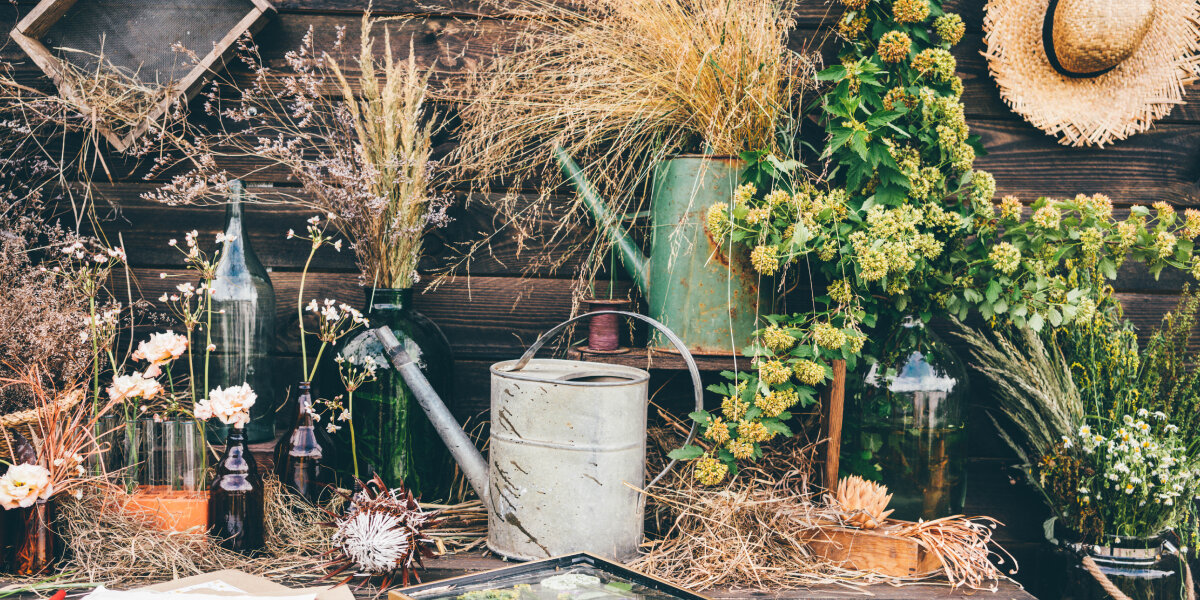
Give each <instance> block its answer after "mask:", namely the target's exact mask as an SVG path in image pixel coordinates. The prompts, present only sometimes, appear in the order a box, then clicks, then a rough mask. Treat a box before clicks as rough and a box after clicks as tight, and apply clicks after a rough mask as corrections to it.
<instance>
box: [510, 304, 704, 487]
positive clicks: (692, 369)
mask: <svg viewBox="0 0 1200 600" xmlns="http://www.w3.org/2000/svg"><path fill="white" fill-rule="evenodd" d="M596 315H621V316H624V317H632V318H634V319H639V320H641V321H645V322H646V323H649V324H650V325H651V326H652V327H654V328H655V329H657V330H658V331H659V332H660V333H662V334H663V335H664V336H665V337H666V338H667V341H669V342H671V345H672V346H675V349H676V350H677V351H679V355H680V356H681V357H682V358H683V362H684V363H685V364H687V368H688V372H689V373H690V374H691V376H692V389H693V391H694V392H695V394H696V410H697V411H701V410H704V384H703V383H701V382H700V368H699V367H697V366H696V359H694V358H692V353H691V352H688V349H687V346H686V345H685V344H684V343H683V340H681V339H679V336H677V335H675V332H674V331H671V330H670V329H668V328H667V326H666V325H663V324H662V323H660V322H658V321H656V320H655V319H651V318H650V317H647V316H646V315H643V314H641V313H635V312H627V311H623V310H597V311H594V312H589V313H584V314H582V315H579V316H576V317H573V318H570V319H567V320H566V321H563V322H562V323H559V324H558V325H556V326H554V328H552V329H551V330H550V331H547V332H546V333H544V334H542V335H541V336H540V337H539V338H538V339H537V341H535V342H533V345H532V346H530V347H529V348H528V349H527V350H525V354H523V355H522V356H521V359H520V360H518V361H517V363H516V364H515V365H513V367H512V370H513V371H520V370H521V369H524V368H525V365H527V364H529V361H530V360H531V359H532V358H533V357H534V355H535V354H537V352H538V350H541V349H542V346H544V345H545V344H546V342H547V341H549V340H551V339H553V338H554V337H556V336H557V335H558V334H559V333H560V332H562V330H564V329H566V328H567V326H568V325H570V324H571V323H574V322H575V321H578V320H580V319H583V318H587V317H594V316H596ZM699 427H700V424H699V423H696V422H695V421H693V422H692V428H691V430H690V431H688V435H687V439H685V440H684V441H683V445H684V446H687V445H688V444H691V443H692V441H693V440H695V439H696V431H697V429H699ZM678 462H679V459H676V458H672V459H671V462H669V463H667V466H666V468H664V469H663V470H662V472H661V473H659V474H658V475H657V476H656V477H655V478H654V479H651V480H650V483H648V484H646V487H647V488H651V487H654V484H656V483H658V482H659V480H661V479H662V478H663V477H666V475H667V473H670V472H671V469H672V468H674V467H675V463H678Z"/></svg>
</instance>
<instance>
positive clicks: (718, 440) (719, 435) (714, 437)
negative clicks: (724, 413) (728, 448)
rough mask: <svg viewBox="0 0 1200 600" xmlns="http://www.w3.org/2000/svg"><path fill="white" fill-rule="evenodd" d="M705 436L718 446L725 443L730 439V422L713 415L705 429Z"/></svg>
mask: <svg viewBox="0 0 1200 600" xmlns="http://www.w3.org/2000/svg"><path fill="white" fill-rule="evenodd" d="M704 437H706V438H708V439H709V440H710V441H712V443H714V444H716V445H718V446H721V445H724V444H725V442H728V441H729V424H728V423H726V422H725V419H722V418H721V417H713V418H712V420H711V421H709V422H708V427H706V428H705V429H704Z"/></svg>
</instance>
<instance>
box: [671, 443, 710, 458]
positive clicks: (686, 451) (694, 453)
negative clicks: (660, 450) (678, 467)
mask: <svg viewBox="0 0 1200 600" xmlns="http://www.w3.org/2000/svg"><path fill="white" fill-rule="evenodd" d="M701 456H704V449H703V448H701V447H700V446H693V445H691V444H689V445H687V446H684V447H682V448H676V449H674V450H672V451H670V452H669V453H667V457H668V458H670V459H671V460H695V459H697V458H700V457H701Z"/></svg>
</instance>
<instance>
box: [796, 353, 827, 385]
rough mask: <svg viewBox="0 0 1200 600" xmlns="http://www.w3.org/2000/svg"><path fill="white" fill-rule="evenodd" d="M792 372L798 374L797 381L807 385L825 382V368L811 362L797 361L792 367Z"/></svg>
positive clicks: (805, 360)
mask: <svg viewBox="0 0 1200 600" xmlns="http://www.w3.org/2000/svg"><path fill="white" fill-rule="evenodd" d="M792 371H794V372H795V373H796V379H797V380H798V381H800V383H803V384H805V385H817V384H818V383H821V382H822V381H825V367H822V366H821V365H819V364H817V363H816V362H813V361H811V360H807V359H802V360H798V361H796V364H794V365H792Z"/></svg>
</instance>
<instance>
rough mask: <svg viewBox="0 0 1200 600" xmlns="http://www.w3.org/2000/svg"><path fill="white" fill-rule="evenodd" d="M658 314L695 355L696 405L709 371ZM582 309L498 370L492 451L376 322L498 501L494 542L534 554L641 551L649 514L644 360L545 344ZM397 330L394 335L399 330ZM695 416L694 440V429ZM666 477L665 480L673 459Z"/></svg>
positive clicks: (465, 461)
mask: <svg viewBox="0 0 1200 600" xmlns="http://www.w3.org/2000/svg"><path fill="white" fill-rule="evenodd" d="M604 312H611V313H613V314H619V315H625V316H629V317H632V318H636V319H641V320H643V321H646V322H648V323H650V324H651V325H652V326H654V327H655V328H656V329H658V330H659V331H660V332H663V335H664V337H666V338H667V339H668V341H669V342H670V343H672V344H673V345H674V346H675V347H676V348H677V349H678V350H679V351H680V353H681V355H682V356H683V357H684V359H685V361H686V362H687V363H688V365H689V370H690V371H691V375H692V384H693V387H694V388H695V399H696V406H697V409H698V410H699V409H702V408H703V398H702V387H701V382H700V373H699V370H697V369H696V367H695V362H694V361H693V360H692V357H691V355H690V354H689V353H688V352H687V349H686V347H684V346H683V342H682V341H680V340H679V338H678V337H677V336H676V335H675V334H674V333H672V332H671V331H670V330H668V329H666V327H665V326H663V325H662V324H661V323H658V322H657V321H655V320H654V319H650V318H648V317H645V316H642V315H638V314H636V313H625V312H618V311H604ZM594 314H595V313H589V314H587V315H581V316H580V317H576V318H575V319H571V320H569V321H567V322H565V323H562V324H560V325H558V326H557V327H555V328H554V329H551V330H550V331H549V332H547V334H546V335H543V336H542V337H541V338H539V339H538V341H537V342H535V343H534V345H533V346H531V347H530V348H529V349H528V350H527V351H526V352H525V355H524V356H522V357H521V358H520V359H518V360H513V361H504V362H500V363H496V364H495V365H492V368H491V384H492V388H491V403H492V405H491V438H490V441H489V458H488V459H487V460H485V459H484V458H483V456H482V455H481V454H480V453H479V451H478V450H477V449H476V448H475V446H474V445H473V444H472V443H471V440H470V439H469V438H468V437H467V435H466V433H465V432H463V430H462V428H461V427H459V425H458V422H457V421H456V420H455V419H454V416H453V415H452V414H451V413H450V411H449V409H448V408H447V407H446V406H445V405H444V404H443V403H442V401H441V400H440V399H439V398H438V397H437V395H436V394H435V393H434V392H433V388H432V387H431V386H430V385H429V383H428V381H426V380H425V378H424V376H423V375H422V374H421V371H420V369H419V368H417V366H416V365H415V364H413V362H412V361H411V358H410V357H409V356H408V355H407V354H406V353H405V352H404V349H403V347H401V346H400V344H399V342H397V341H396V340H395V336H394V335H392V333H391V331H390V330H388V329H387V328H381V329H378V330H376V335H377V336H378V337H379V339H380V341H381V342H382V343H383V345H384V348H385V350H386V351H387V354H388V359H389V360H390V361H391V362H392V364H393V365H395V366H396V368H397V369H398V370H399V371H400V374H401V375H402V376H403V377H404V379H405V381H406V382H407V383H408V384H409V388H410V389H411V390H412V391H413V394H414V396H416V398H417V400H418V402H420V404H421V408H422V409H424V411H425V412H426V414H427V415H428V416H429V418H430V420H431V422H432V423H433V425H434V427H435V428H436V429H437V431H438V434H439V435H440V436H441V437H442V439H443V440H444V441H445V442H446V446H447V447H448V448H449V449H450V452H451V453H452V454H453V455H454V458H455V460H457V461H458V463H459V466H460V467H461V468H462V470H463V472H464V474H465V475H466V477H467V480H468V482H469V483H470V484H471V487H472V488H473V489H474V490H475V492H476V494H478V495H479V497H480V498H481V499H482V500H483V503H484V506H485V507H486V508H487V511H488V540H487V544H488V548H490V549H491V550H492V551H494V552H496V553H497V554H500V555H502V556H505V557H508V558H514V559H518V560H533V559H540V558H548V557H552V556H559V555H563V554H571V553H575V552H591V553H593V554H597V555H600V556H605V557H609V558H613V559H616V560H624V559H628V558H631V557H632V556H634V555H635V554H636V553H637V547H638V545H639V544H640V543H641V541H642V533H643V528H644V523H645V519H644V516H645V504H644V498H643V496H642V494H641V493H640V491H639V490H640V489H641V488H642V487H643V486H644V484H645V464H646V406H647V402H648V385H649V379H650V375H649V373H647V372H646V371H643V370H641V369H635V368H632V367H625V366H620V365H608V364H600V363H590V362H581V361H568V360H553V359H535V358H533V356H534V354H536V353H537V351H538V349H540V348H541V346H542V345H543V344H544V343H545V341H547V340H549V339H551V338H552V337H554V335H555V334H557V333H558V332H560V331H562V330H563V329H565V328H566V327H567V326H568V325H570V324H571V323H573V322H574V321H576V320H578V319H580V318H585V317H588V316H590V315H594ZM389 337H390V338H391V339H388V338H389ZM695 433H696V428H695V427H694V426H693V428H692V431H691V432H690V434H689V437H688V440H687V441H686V442H685V443H688V442H690V441H691V439H692V438H693V437H694V436H695ZM674 464H675V461H671V463H670V464H668V465H667V468H666V469H664V470H663V472H662V473H660V474H659V475H658V476H656V477H655V478H654V479H653V480H652V481H651V482H650V485H653V484H654V483H656V482H657V481H658V480H659V479H661V478H662V477H663V476H664V475H665V474H666V473H667V472H668V471H669V470H670V469H671V467H672V466H674Z"/></svg>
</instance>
